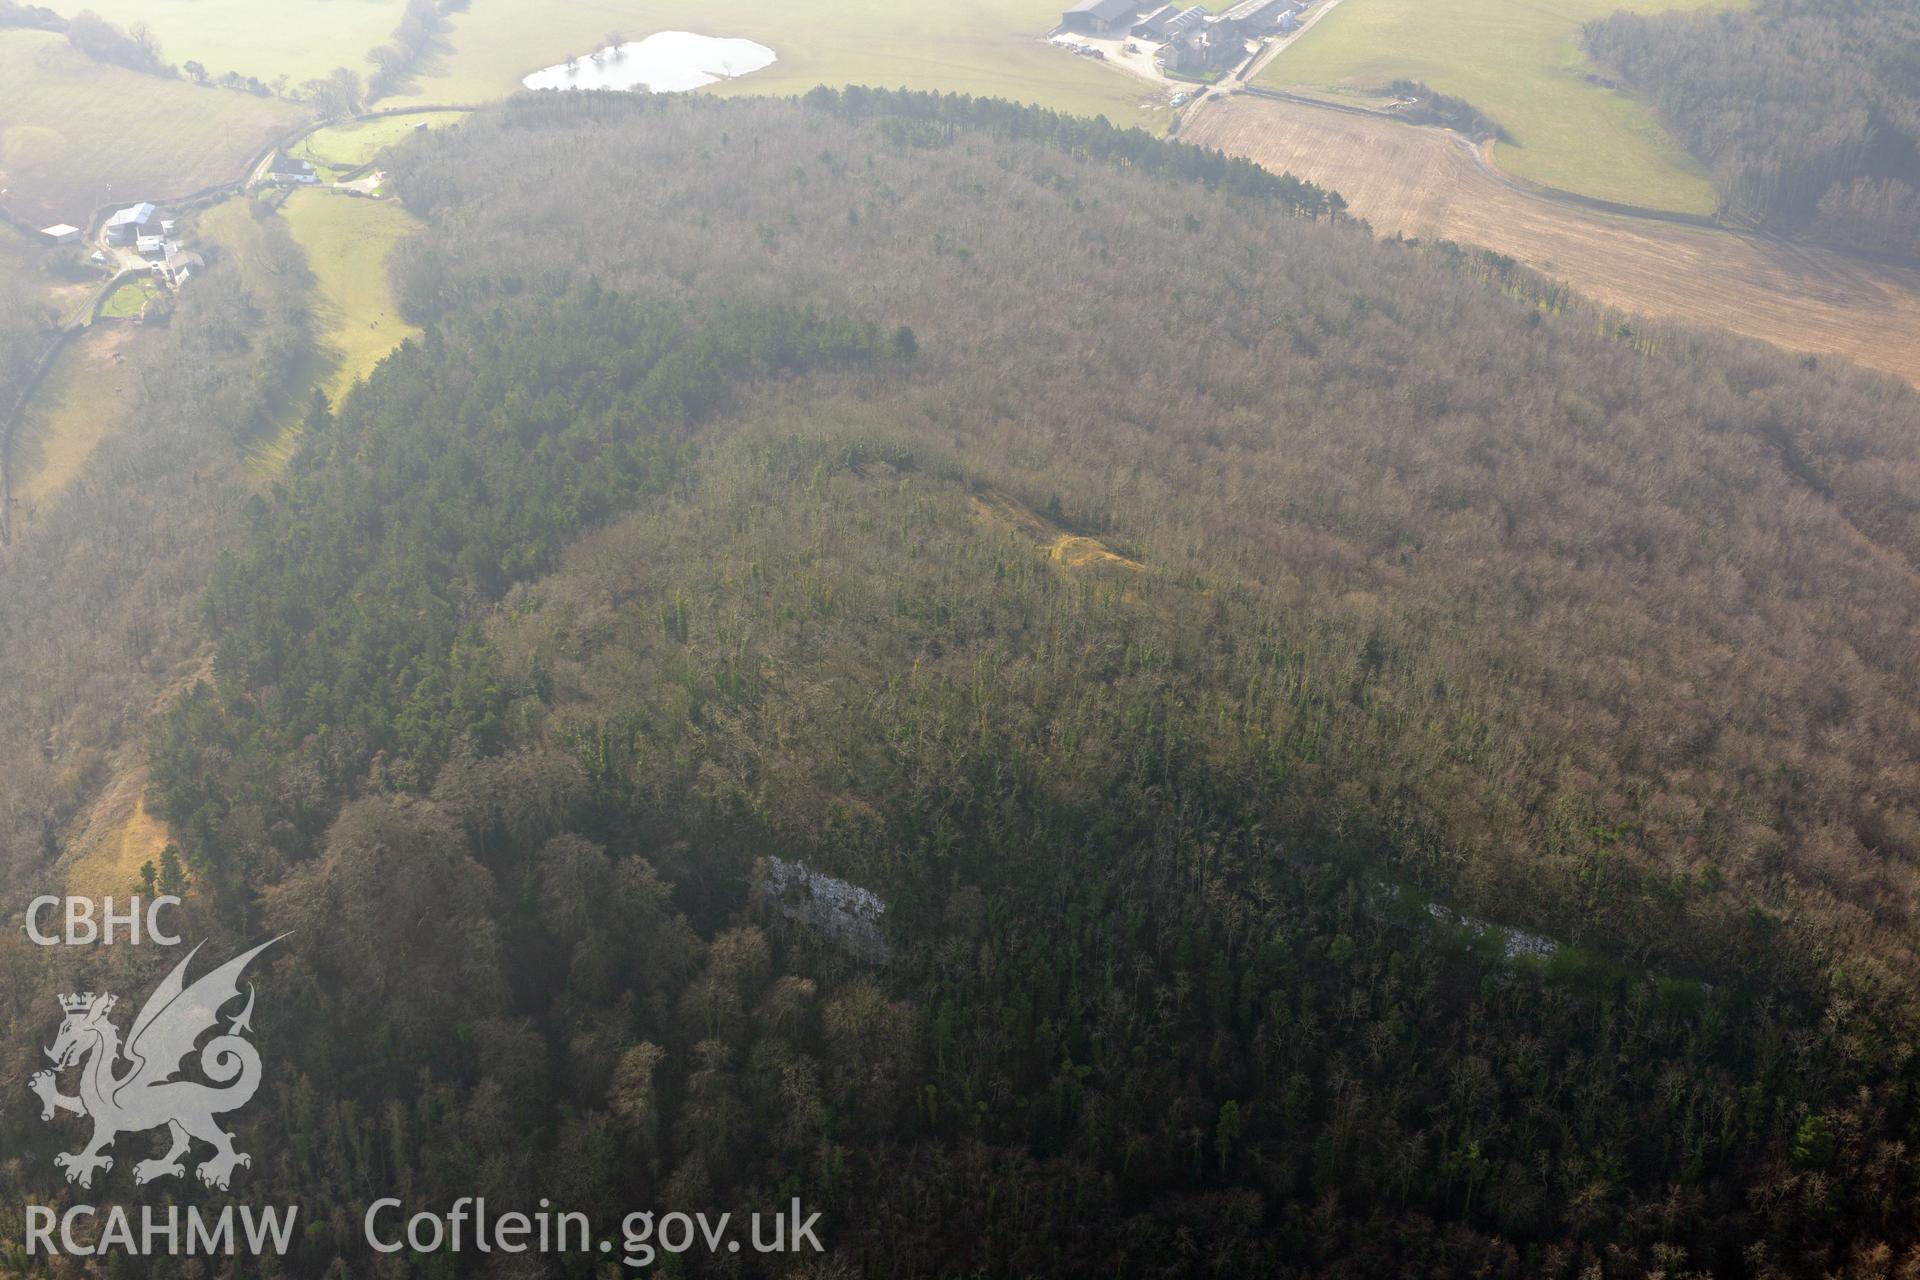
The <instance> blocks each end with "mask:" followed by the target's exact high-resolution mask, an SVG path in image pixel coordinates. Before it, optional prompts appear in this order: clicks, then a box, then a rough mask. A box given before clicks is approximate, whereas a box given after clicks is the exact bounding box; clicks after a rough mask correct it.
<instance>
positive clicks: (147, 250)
mask: <svg viewBox="0 0 1920 1280" xmlns="http://www.w3.org/2000/svg"><path fill="white" fill-rule="evenodd" d="M133 248H134V251H135V252H136V253H138V254H139V255H140V256H141V257H143V258H152V259H155V260H158V259H160V258H164V257H166V256H167V252H168V249H167V238H166V237H165V236H161V235H152V236H140V237H138V238H137V239H135V240H134V242H133Z"/></svg>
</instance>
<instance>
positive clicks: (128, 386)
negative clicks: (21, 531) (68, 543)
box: [7, 326, 140, 507]
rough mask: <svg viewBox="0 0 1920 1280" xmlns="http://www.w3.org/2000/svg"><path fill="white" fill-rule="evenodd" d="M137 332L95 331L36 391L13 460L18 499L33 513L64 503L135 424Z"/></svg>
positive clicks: (73, 344) (71, 346)
mask: <svg viewBox="0 0 1920 1280" xmlns="http://www.w3.org/2000/svg"><path fill="white" fill-rule="evenodd" d="M139 340H140V334H139V331H138V330H137V329H132V328H126V327H121V326H107V327H102V328H96V329H90V330H88V331H87V332H86V333H84V334H82V335H80V336H79V337H77V338H75V339H73V340H72V341H70V342H68V343H67V346H66V349H65V350H63V351H62V352H61V353H60V356H59V358H58V359H56V360H55V361H54V364H53V368H51V369H49V370H48V371H47V376H46V379H45V380H44V381H43V382H41V384H40V385H39V387H38V388H37V389H36V390H35V392H34V396H33V400H32V403H31V404H30V405H29V406H28V408H27V411H26V414H25V415H24V416H23V417H22V418H21V420H20V425H19V427H18V428H17V429H16V430H15V431H14V434H13V447H12V450H11V451H10V453H9V455H8V458H7V465H8V468H9V469H10V471H11V479H12V487H13V496H14V497H15V498H17V499H18V500H19V501H20V503H21V504H22V505H23V506H26V507H32V506H35V505H37V504H40V503H44V502H46V501H48V500H49V499H51V498H53V497H55V496H57V495H58V494H59V493H60V492H61V491H62V490H63V489H65V488H66V487H67V485H68V484H70V483H72V481H73V478H74V477H75V476H76V475H78V474H79V473H80V468H81V467H82V466H83V465H85V463H86V461H87V459H88V458H90V457H92V456H93V451H94V450H95V449H96V448H98V447H99V445H100V442H101V441H103V440H105V439H106V438H107V437H108V436H109V435H112V434H113V433H114V432H115V431H117V430H119V429H120V427H121V426H123V425H124V424H125V423H126V420H127V406H128V405H129V403H130V402H131V399H132V394H133V377H132V374H131V372H130V369H131V364H130V362H129V361H128V360H127V359H126V356H127V349H128V347H129V346H131V345H132V344H133V343H135V342H138V341H139Z"/></svg>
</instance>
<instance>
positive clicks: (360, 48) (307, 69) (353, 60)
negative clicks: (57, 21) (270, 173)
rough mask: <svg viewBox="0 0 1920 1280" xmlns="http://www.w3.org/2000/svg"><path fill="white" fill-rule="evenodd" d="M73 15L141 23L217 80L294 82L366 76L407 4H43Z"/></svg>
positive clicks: (168, 49)
mask: <svg viewBox="0 0 1920 1280" xmlns="http://www.w3.org/2000/svg"><path fill="white" fill-rule="evenodd" d="M43 2H44V3H45V5H46V7H47V8H49V9H52V10H54V11H55V12H57V13H63V14H67V15H69V16H71V15H72V14H75V13H78V12H80V11H81V10H82V9H91V10H93V11H94V12H95V13H97V14H99V15H100V16H101V17H103V18H105V19H107V21H109V22H114V23H118V24H119V25H120V26H122V27H130V26H132V25H133V24H134V23H136V22H144V23H146V25H147V26H148V27H149V28H151V29H152V31H153V33H154V34H155V35H156V36H158V37H159V38H160V49H161V52H162V54H164V55H165V57H166V59H167V60H168V61H169V62H173V63H184V62H187V61H189V60H192V61H195V62H199V63H201V64H202V65H204V66H205V67H206V68H207V70H208V72H210V73H211V74H213V75H215V76H218V75H221V74H223V73H225V72H228V71H236V72H238V73H240V74H241V75H243V76H257V77H258V78H260V79H261V80H264V81H266V82H268V83H269V84H271V83H272V82H273V81H274V80H275V78H277V77H279V76H286V77H287V78H288V80H289V81H291V82H292V83H294V84H296V85H297V84H298V83H300V82H301V81H302V80H311V79H314V78H316V77H319V76H324V75H326V74H327V72H329V71H331V70H333V69H334V68H335V67H349V68H352V69H353V70H354V71H357V72H360V73H362V74H365V72H366V70H367V51H368V50H370V49H372V48H373V47H374V46H375V45H377V44H381V43H384V42H385V40H386V39H387V37H388V35H389V34H390V33H391V32H392V31H393V28H394V26H395V25H396V24H397V23H398V22H399V21H400V12H401V10H402V9H404V8H405V7H406V6H405V0H43Z"/></svg>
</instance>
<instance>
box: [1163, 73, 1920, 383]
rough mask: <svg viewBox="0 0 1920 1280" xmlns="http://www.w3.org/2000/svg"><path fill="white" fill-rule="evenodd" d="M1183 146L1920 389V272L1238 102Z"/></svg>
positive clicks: (1654, 305)
mask: <svg viewBox="0 0 1920 1280" xmlns="http://www.w3.org/2000/svg"><path fill="white" fill-rule="evenodd" d="M1180 136H1181V138H1182V139H1183V140H1184V141H1187V142H1194V143H1198V144H1200V145H1202V146H1210V147H1218V148H1220V149H1222V150H1224V151H1227V152H1229V153H1231V154H1234V155H1241V156H1245V157H1247V158H1248V159H1251V160H1255V161H1257V162H1259V163H1260V164H1262V165H1264V166H1265V167H1267V168H1269V169H1273V170H1276V171H1279V170H1285V171H1288V172H1291V173H1293V174H1295V175H1297V176H1299V177H1302V178H1307V179H1310V180H1312V181H1314V182H1317V183H1320V184H1321V185H1323V186H1327V187H1331V188H1333V189H1334V190H1336V191H1338V192H1339V193H1340V194H1341V195H1343V196H1345V197H1346V198H1347V200H1348V202H1349V204H1350V207H1351V210H1352V212H1353V213H1354V214H1355V215H1356V216H1358V217H1362V218H1365V219H1366V220H1367V221H1368V222H1370V223H1372V224H1373V228H1374V230H1375V231H1376V232H1377V233H1378V234H1380V235H1392V234H1393V233H1394V232H1396V231H1398V232H1400V233H1402V234H1404V235H1407V236H1410V237H1419V238H1422V239H1447V240H1455V241H1458V242H1460V243H1461V244H1473V245H1481V246H1484V247H1486V248H1489V249H1492V250H1494V251H1495V252H1498V253H1504V254H1507V255H1509V256H1510V257H1513V258H1516V259H1518V260H1519V261H1521V262H1524V263H1526V264H1527V265H1528V266H1530V267H1533V268H1534V269H1536V270H1538V271H1541V272H1543V273H1544V274H1546V275H1548V276H1551V277H1553V278H1554V279H1556V280H1563V281H1565V282H1566V283H1568V284H1570V285H1572V286H1573V287H1574V288H1575V289H1576V290H1578V291H1579V292H1581V293H1582V294H1585V295H1586V296H1587V297H1589V298H1592V299H1594V300H1596V301H1598V302H1601V303H1604V304H1606V305H1609V306H1614V307H1618V308H1620V309H1621V310H1623V311H1631V312H1635V313H1638V314H1641V315H1647V316H1658V317H1668V318H1673V319H1679V320H1684V321H1687V322H1689V323H1694V324H1700V325H1708V326H1713V327H1717V328H1723V329H1731V330H1733V331H1734V332H1736V333H1743V334H1746V335H1748V336H1750V337H1755V338H1760V339H1763V340H1765V341H1767V342H1772V343H1775V344H1777V345H1779V346H1782V347H1786V348H1788V349H1790V350H1794V351H1808V352H1813V353H1816V354H1819V355H1838V356H1845V357H1846V358H1848V359H1850V360H1853V361H1855V362H1857V363H1859V364H1862V365H1866V366H1868V367H1870V368H1874V369H1881V370H1884V371H1886V372H1888V373H1892V374H1896V375H1898V376H1899V377H1902V378H1904V379H1906V380H1907V381H1909V382H1911V383H1914V384H1915V385H1920V268H1915V267H1911V266H1904V265H1898V264H1889V263H1880V262H1873V261H1870V260H1866V259H1862V258H1856V257H1852V256H1849V255H1845V254H1839V253H1834V252H1832V251H1830V250H1825V249H1816V248H1810V247H1807V246H1803V245H1794V244H1788V243H1785V242H1783V241H1778V240H1773V239H1768V238H1765V237H1758V236H1745V235H1735V234H1732V233H1728V232H1723V231H1710V230H1703V229H1696V228H1692V227H1686V226H1679V225H1674V224H1671V223H1661V222H1654V221H1649V220H1644V219H1636V218H1626V217H1616V216H1613V215H1610V214H1605V213H1599V212H1591V211H1588V210H1584V209H1580V208H1578V207H1574V206H1571V205H1567V204H1564V203H1561V202H1559V201H1557V200H1554V199H1552V198H1550V197H1546V196H1541V195H1535V194H1532V193H1530V192H1527V191H1524V190H1521V189H1518V188H1517V187H1516V186H1515V185H1512V184H1510V183H1508V182H1506V181H1504V180H1502V179H1501V178H1500V177H1498V176H1497V175H1495V174H1492V173H1489V172H1488V171H1487V170H1486V169H1485V168H1484V167H1483V166H1482V165H1481V163H1480V162H1479V161H1478V160H1477V159H1476V158H1475V156H1474V154H1473V153H1472V152H1471V150H1469V148H1468V147H1467V146H1466V145H1464V144H1463V143H1462V142H1461V141H1460V140H1459V139H1458V138H1457V137H1455V136H1453V135H1451V134H1447V133H1443V132H1441V131H1440V130H1437V129H1429V128H1418V127H1415V126H1411V125H1404V124H1399V123H1396V122H1394V121H1391V120H1382V119H1378V118H1375V117H1371V116H1365V115H1354V114H1348V113H1344V112H1339V111H1334V110H1329V109H1323V108H1319V107H1312V106H1307V105H1304V104H1300V103H1293V102H1283V101H1277V100H1274V99H1270V98H1260V97H1255V96H1252V95H1249V94H1235V95H1233V96H1231V97H1227V98H1224V99H1221V100H1219V101H1214V102H1209V103H1207V104H1206V105H1205V106H1204V107H1203V108H1202V109H1201V110H1199V111H1198V112H1196V113H1195V114H1194V115H1193V117H1192V118H1191V119H1189V120H1188V121H1187V122H1186V124H1185V126H1184V128H1183V129H1182V131H1181V135H1180Z"/></svg>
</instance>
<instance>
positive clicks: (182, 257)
mask: <svg viewBox="0 0 1920 1280" xmlns="http://www.w3.org/2000/svg"><path fill="white" fill-rule="evenodd" d="M206 265H207V260H206V259H205V258H202V257H201V256H200V255H199V254H197V253H191V252H189V251H187V250H184V249H182V248H181V247H180V246H179V245H174V246H173V251H172V252H171V253H169V254H168V255H167V258H166V261H164V262H162V263H161V264H160V266H159V268H158V269H159V272H160V274H161V275H162V276H164V277H165V278H166V281H167V283H168V284H170V285H173V286H174V287H176V288H178V287H179V286H180V284H181V283H182V282H183V281H185V280H186V278H187V277H188V276H190V275H192V274H193V273H194V272H196V271H199V270H201V269H203V268H204V267H205V266H206Z"/></svg>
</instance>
